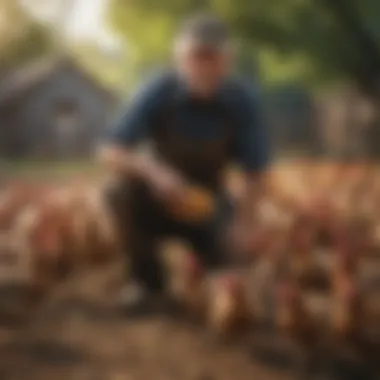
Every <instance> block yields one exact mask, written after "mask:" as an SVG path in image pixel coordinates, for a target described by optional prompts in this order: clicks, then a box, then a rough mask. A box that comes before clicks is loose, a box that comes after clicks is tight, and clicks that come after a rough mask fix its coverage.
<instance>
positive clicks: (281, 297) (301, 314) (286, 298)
mask: <svg viewBox="0 0 380 380" xmlns="http://www.w3.org/2000/svg"><path fill="white" fill-rule="evenodd" d="M307 299H308V297H305V296H304V295H303V294H302V293H301V288H300V285H299V284H298V283H297V281H296V280H294V279H292V278H290V277H288V278H285V279H283V280H282V281H281V282H280V284H279V288H278V292H277V308H276V313H275V325H276V326H277V329H278V330H279V332H280V333H281V334H282V335H283V336H285V337H287V338H288V339H289V340H290V342H292V343H293V344H294V345H295V347H296V348H298V349H299V355H298V360H296V363H295V364H296V372H297V373H298V375H299V376H300V377H301V378H302V379H309V378H310V375H311V374H310V365H311V364H312V363H313V362H314V361H315V360H317V359H318V360H320V362H319V363H318V364H319V365H321V364H322V363H324V361H325V360H326V359H327V358H326V356H325V355H326V352H327V351H326V347H327V346H326V341H327V339H326V338H327V337H326V330H325V329H324V326H323V325H320V324H319V322H320V320H319V319H318V318H316V316H315V313H313V312H312V311H311V307H310V302H306V301H307Z"/></svg>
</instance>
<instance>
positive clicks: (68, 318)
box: [0, 265, 378, 380]
mask: <svg viewBox="0 0 380 380" xmlns="http://www.w3.org/2000/svg"><path fill="white" fill-rule="evenodd" d="M118 268H120V265H116V266H115V265H113V266H112V267H109V268H100V269H97V270H94V271H91V272H89V273H80V274H77V275H76V276H74V278H72V279H70V280H69V281H68V282H67V283H66V284H62V286H61V287H60V288H58V289H57V290H56V291H55V292H54V294H52V295H51V297H50V298H49V299H48V300H47V301H46V302H45V303H44V304H43V305H41V307H40V308H39V309H38V310H36V311H35V313H34V314H33V315H31V317H30V319H29V321H27V322H24V324H22V325H21V326H20V325H18V324H17V323H15V324H14V326H13V328H10V326H9V322H10V321H9V320H8V326H5V325H4V326H1V324H0V380H52V379H54V380H232V379H235V378H237V379H239V380H252V379H260V380H288V379H289V380H294V379H296V378H298V377H297V376H296V374H297V372H295V367H294V363H295V361H294V357H293V355H289V352H288V351H289V350H288V347H287V348H286V349H285V350H284V347H282V348H281V343H279V342H281V339H280V338H279V337H278V336H277V335H276V336H265V335H260V333H259V331H255V332H254V336H255V343H254V344H249V345H247V344H243V345H222V344H220V343H216V342H215V341H213V340H212V339H210V336H209V335H208V334H207V333H206V331H205V330H203V329H202V328H201V327H196V326H191V325H189V324H188V323H186V322H185V321H180V320H178V319H177V320H173V318H169V317H168V316H164V315H161V316H154V317H153V316H152V317H150V318H147V319H144V320H134V321H132V320H128V319H126V318H125V317H122V316H121V315H120V313H118V312H117V309H116V307H115V305H116V297H115V296H116V295H117V289H118V287H119V286H120V280H119V278H120V276H119V272H120V271H119V270H118ZM0 298H1V297H0ZM2 301H3V299H2ZM248 340H249V341H250V342H251V340H250V339H248ZM252 342H253V341H252ZM279 347H280V350H279V349H278V348H279ZM273 348H275V350H274V351H273ZM276 350H277V351H276ZM353 368H354V367H351V368H348V369H347V370H346V371H344V372H343V373H341V372H340V371H339V374H337V375H334V376H330V377H326V375H325V373H323V372H322V374H323V376H322V377H316V378H318V379H320V380H322V379H324V380H328V379H329V380H333V379H334V380H335V379H336V380H343V379H344V380H353V379H355V380H359V379H360V380H372V379H376V380H378V378H376V377H372V375H371V376H369V375H368V376H367V375H365V374H364V373H366V372H364V373H363V372H362V371H361V370H360V372H358V373H355V372H353ZM312 378H313V379H314V377H311V376H307V377H306V378H304V379H312Z"/></svg>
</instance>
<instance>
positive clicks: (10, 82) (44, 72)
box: [0, 56, 116, 107]
mask: <svg viewBox="0 0 380 380" xmlns="http://www.w3.org/2000/svg"><path fill="white" fill-rule="evenodd" d="M67 68H70V69H73V70H75V71H77V72H78V73H79V74H80V75H81V77H82V78H83V79H84V80H85V81H86V82H88V83H89V84H90V85H91V86H92V87H94V88H95V89H96V90H97V91H99V92H101V93H102V94H103V95H104V96H105V98H106V99H107V100H109V101H111V102H113V101H115V100H116V96H115V94H114V93H112V92H111V91H109V90H107V89H106V88H104V87H103V86H102V85H101V84H99V83H98V82H97V80H96V79H95V78H93V77H92V76H91V75H90V74H89V73H88V72H87V71H86V70H85V69H83V68H82V67H81V66H80V65H79V64H77V63H76V62H75V61H74V59H72V58H70V57H67V56H65V57H49V58H44V59H40V60H38V61H35V62H32V63H28V64H27V65H25V66H23V67H19V68H17V69H15V70H12V71H11V72H10V73H8V74H7V75H6V76H5V77H4V78H3V80H1V81H0V107H2V106H6V105H8V104H9V103H12V102H13V101H15V100H17V99H19V98H21V97H22V96H23V95H25V94H26V93H28V92H29V91H31V90H33V89H34V88H36V87H37V86H39V85H41V84H43V83H45V82H46V81H47V80H49V78H51V76H52V75H54V74H56V73H57V72H59V71H61V70H64V69H67Z"/></svg>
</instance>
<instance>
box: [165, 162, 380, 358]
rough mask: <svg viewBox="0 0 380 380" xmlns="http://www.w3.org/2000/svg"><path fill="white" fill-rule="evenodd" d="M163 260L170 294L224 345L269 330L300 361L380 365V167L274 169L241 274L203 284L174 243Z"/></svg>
mask: <svg viewBox="0 0 380 380" xmlns="http://www.w3.org/2000/svg"><path fill="white" fill-rule="evenodd" d="M166 250H167V252H168V257H169V258H171V260H169V261H168V262H169V264H170V265H169V270H170V272H169V273H171V278H172V280H173V281H172V284H171V288H172V292H173V293H174V294H175V295H176V296H177V298H178V300H179V301H180V302H181V303H182V304H183V306H184V307H185V308H186V310H187V312H188V314H189V315H193V316H194V317H195V318H196V319H198V320H202V321H203V323H205V324H207V326H208V328H209V329H210V330H211V331H212V332H214V333H215V335H216V336H217V337H221V338H223V339H224V338H230V337H237V336H238V335H239V334H242V335H241V336H243V337H247V336H248V335H247V334H248V333H249V334H251V333H252V334H253V335H254V334H255V331H256V332H258V331H260V330H262V329H263V327H265V329H268V328H269V330H270V331H273V332H275V334H276V336H278V334H280V335H282V336H283V337H284V338H286V339H287V340H288V341H290V342H292V343H294V344H295V346H296V347H298V348H300V349H301V352H302V351H303V352H304V353H311V352H314V353H315V352H316V351H318V352H319V353H323V354H325V355H327V356H328V355H330V354H331V352H337V351H339V350H343V351H349V352H350V354H352V353H354V355H355V356H360V357H362V358H364V359H366V360H370V361H371V362H372V361H373V362H375V365H378V364H376V363H377V362H376V360H378V359H379V358H380V349H379V348H380V172H379V171H378V169H377V168H376V167H374V166H371V165H368V164H360V165H352V164H351V165H330V164H318V165H312V164H310V163H307V164H300V165H298V166H292V167H289V168H284V167H279V168H278V169H274V170H273V171H272V172H271V173H270V174H269V176H268V186H267V193H266V194H265V195H264V197H263V199H262V200H261V202H260V204H259V207H257V209H256V223H255V225H254V226H253V227H252V242H251V252H250V254H249V256H248V257H245V258H244V265H243V266H244V267H243V268H241V266H239V267H237V268H230V269H227V270H225V271H223V270H221V271H220V272H218V273H212V274H206V273H205V271H204V270H203V268H202V266H201V264H200V262H199V261H198V260H197V258H196V256H195V255H192V254H191V250H190V249H187V248H186V249H183V248H182V258H181V259H179V257H180V256H179V255H178V252H179V251H180V248H179V246H178V244H177V243H176V244H174V245H173V244H172V245H171V246H170V245H168V246H167V247H166ZM170 252H172V253H171V254H169V253H170ZM175 252H176V254H175ZM376 358H377V359H376Z"/></svg>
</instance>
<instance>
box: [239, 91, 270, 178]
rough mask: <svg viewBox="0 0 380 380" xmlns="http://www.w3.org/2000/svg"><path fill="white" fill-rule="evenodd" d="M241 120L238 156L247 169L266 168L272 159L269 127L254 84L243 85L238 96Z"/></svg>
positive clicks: (254, 170) (257, 169) (256, 170)
mask: <svg viewBox="0 0 380 380" xmlns="http://www.w3.org/2000/svg"><path fill="white" fill-rule="evenodd" d="M236 100H238V102H236V107H235V110H236V112H237V115H236V116H237V118H238V120H239V123H238V124H239V125H238V128H239V129H238V131H237V141H236V158H237V160H238V163H239V164H241V165H242V167H243V169H244V170H246V171H252V172H259V171H262V170H265V169H266V167H267V165H268V163H269V161H270V147H269V135H268V129H267V127H266V125H265V121H264V117H263V112H262V109H261V104H260V97H259V91H258V90H257V89H255V88H254V87H253V86H252V87H249V86H246V85H245V86H244V87H243V86H242V87H241V88H240V89H239V94H238V96H237V97H236Z"/></svg>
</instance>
